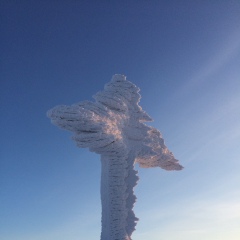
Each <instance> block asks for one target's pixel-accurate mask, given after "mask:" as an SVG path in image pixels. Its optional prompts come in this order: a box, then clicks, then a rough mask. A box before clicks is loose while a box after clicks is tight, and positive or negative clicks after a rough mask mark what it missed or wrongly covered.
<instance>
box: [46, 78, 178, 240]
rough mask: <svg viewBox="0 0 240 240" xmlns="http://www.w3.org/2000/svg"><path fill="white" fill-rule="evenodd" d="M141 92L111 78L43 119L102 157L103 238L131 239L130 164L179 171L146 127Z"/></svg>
mask: <svg viewBox="0 0 240 240" xmlns="http://www.w3.org/2000/svg"><path fill="white" fill-rule="evenodd" d="M138 92H139V88H138V87H136V86H135V85H134V84H133V83H131V82H129V81H127V80H126V77H125V76H123V75H114V76H113V77H112V80H111V81H110V82H109V83H107V84H106V85H105V87H104V90H103V91H101V92H98V93H97V94H96V95H95V96H93V97H94V99H95V100H96V102H90V101H83V102H80V103H77V104H74V105H72V106H65V105H61V106H57V107H55V108H53V109H51V110H49V111H48V113H47V115H48V117H49V118H51V121H52V123H53V124H55V125H57V126H59V127H60V128H63V129H66V130H69V131H71V132H73V137H72V138H73V140H74V141H75V142H76V144H77V146H78V147H81V148H89V149H90V151H93V152H96V153H98V154H101V163H102V175H101V201H102V233H101V240H131V235H132V233H133V231H134V230H135V226H136V222H137V221H138V219H137V218H136V217H135V214H134V212H133V205H134V203H135V201H136V197H135V195H134V192H133V188H134V186H136V184H137V181H138V177H137V171H135V170H134V164H135V163H139V165H140V167H143V168H149V167H160V168H163V169H165V170H181V169H182V166H181V165H179V163H178V161H177V160H176V159H175V158H174V156H173V154H172V153H171V152H170V151H169V150H168V149H167V147H166V146H165V144H164V140H163V138H162V136H161V133H160V132H159V131H158V130H157V129H155V128H153V127H149V126H147V125H145V124H144V122H146V121H151V118H150V117H149V116H148V115H147V113H146V112H144V111H143V110H142V108H141V107H140V106H139V105H138V103H139V101H140V95H139V93H138Z"/></svg>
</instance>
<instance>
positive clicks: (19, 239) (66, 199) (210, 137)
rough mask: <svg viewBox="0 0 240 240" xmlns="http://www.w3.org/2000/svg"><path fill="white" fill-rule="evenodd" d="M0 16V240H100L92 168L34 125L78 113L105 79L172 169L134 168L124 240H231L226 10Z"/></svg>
mask: <svg viewBox="0 0 240 240" xmlns="http://www.w3.org/2000/svg"><path fill="white" fill-rule="evenodd" d="M100 2H101V3H100ZM0 11H1V12H0V17H1V20H0V24H1V25H0V26H1V39H0V43H1V79H0V81H1V82H0V91H1V93H0V98H1V99H0V102H1V119H0V121H1V122H0V123H1V143H0V148H1V150H0V157H1V159H0V239H1V240H68V239H70V240H79V239H85V240H96V239H99V238H100V231H101V225H100V224H101V221H100V219H101V203H100V170H101V169H100V160H99V158H100V157H99V156H98V155H96V154H94V153H90V152H89V151H88V150H87V149H80V148H77V147H76V146H75V144H74V142H73V141H71V140H70V136H71V134H70V133H69V132H65V131H63V130H60V129H58V128H57V127H55V126H53V125H51V123H50V120H49V119H48V118H47V117H46V111H47V110H48V109H50V108H52V107H54V106H56V105H59V104H66V105H68V104H73V103H76V102H78V101H83V100H91V99H92V98H91V96H92V95H93V94H95V93H96V92H97V91H100V90H102V89H103V86H104V84H105V83H107V82H108V81H110V79H111V77H112V75H113V74H115V73H122V74H125V75H126V76H127V78H128V80H130V81H132V82H133V83H135V84H136V85H137V86H139V87H140V88H141V95H142V100H141V102H140V105H141V106H142V107H143V109H144V110H145V111H147V112H148V113H149V115H150V116H151V117H152V118H153V119H154V122H152V123H150V125H152V126H154V127H156V128H158V129H159V130H160V131H161V132H162V134H163V137H164V139H165V142H166V145H167V146H168V148H169V149H170V150H171V151H172V152H173V153H174V155H175V157H176V158H177V159H179V160H180V162H181V164H182V165H183V166H184V167H185V168H184V170H183V171H180V172H166V171H164V170H161V169H160V168H155V169H139V167H138V166H136V168H137V169H138V170H139V176H140V181H139V184H138V185H137V187H136V188H135V192H136V195H137V198H138V200H137V203H136V205H135V208H134V210H135V213H136V216H137V217H139V218H140V222H139V223H138V225H137V230H136V231H135V232H134V234H133V239H134V240H146V239H151V240H166V239H168V240H192V239H194V240H203V239H204V240H213V239H214V240H229V239H231V240H239V239H240V229H239V226H240V190H239V189H240V188H239V187H240V174H239V169H240V121H239V119H240V1H238V0H235V1H234V0H223V1H217V0H216V1H214V0H212V1H198V0H197V1H171V0H170V1H160V0H159V1H142V0H139V1H125V0H122V1H77V0H75V1H73V0H66V1H62V0H58V1H56V0H54V1H53V0H48V1H25V0H21V1H14V0H1V3H0Z"/></svg>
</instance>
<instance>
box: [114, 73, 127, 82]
mask: <svg viewBox="0 0 240 240" xmlns="http://www.w3.org/2000/svg"><path fill="white" fill-rule="evenodd" d="M112 81H114V82H120V81H126V76H124V75H122V74H115V75H113V76H112Z"/></svg>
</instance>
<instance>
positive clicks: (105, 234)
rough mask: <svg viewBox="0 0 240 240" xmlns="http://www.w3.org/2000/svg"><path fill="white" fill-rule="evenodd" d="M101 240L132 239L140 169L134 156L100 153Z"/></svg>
mask: <svg viewBox="0 0 240 240" xmlns="http://www.w3.org/2000/svg"><path fill="white" fill-rule="evenodd" d="M101 162H102V176H101V201H102V233H101V240H131V235H132V232H133V231H134V230H135V226H136V221H137V220H138V219H137V218H136V217H135V215H134V213H133V210H132V208H133V205H134V203H135V201H136V197H135V195H134V194H133V187H134V186H135V185H136V184H137V180H138V177H137V175H136V174H137V171H135V170H134V169H133V163H134V157H133V156H131V154H129V156H128V157H123V156H119V157H106V156H102V157H101Z"/></svg>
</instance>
